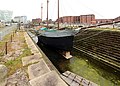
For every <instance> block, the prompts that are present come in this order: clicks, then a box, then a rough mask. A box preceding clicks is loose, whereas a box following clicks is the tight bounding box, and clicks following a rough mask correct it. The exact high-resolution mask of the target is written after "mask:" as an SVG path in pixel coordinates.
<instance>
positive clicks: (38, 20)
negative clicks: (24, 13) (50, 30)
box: [32, 18, 42, 25]
mask: <svg viewBox="0 0 120 86" xmlns="http://www.w3.org/2000/svg"><path fill="white" fill-rule="evenodd" d="M41 22H42V19H40V18H36V19H32V23H33V24H34V25H40V23H41Z"/></svg>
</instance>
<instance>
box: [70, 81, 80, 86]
mask: <svg viewBox="0 0 120 86" xmlns="http://www.w3.org/2000/svg"><path fill="white" fill-rule="evenodd" d="M70 86H80V85H79V83H77V82H75V81H73V82H72V83H71V84H70Z"/></svg>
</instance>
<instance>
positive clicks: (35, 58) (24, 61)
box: [22, 54, 41, 66]
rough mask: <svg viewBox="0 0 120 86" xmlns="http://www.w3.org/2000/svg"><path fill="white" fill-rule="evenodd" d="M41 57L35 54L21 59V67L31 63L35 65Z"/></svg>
mask: <svg viewBox="0 0 120 86" xmlns="http://www.w3.org/2000/svg"><path fill="white" fill-rule="evenodd" d="M40 58H41V56H40V55H39V54H35V55H31V56H27V57H24V58H22V64H23V66H25V65H28V64H31V63H35V62H38V61H40Z"/></svg>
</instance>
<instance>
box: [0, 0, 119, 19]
mask: <svg viewBox="0 0 120 86" xmlns="http://www.w3.org/2000/svg"><path fill="white" fill-rule="evenodd" d="M41 3H43V19H45V18H46V4H47V0H0V10H11V11H13V17H14V16H24V15H25V16H27V17H28V19H30V20H31V19H32V18H40V17H41ZM119 4H120V0H60V16H70V15H72V16H73V15H76V16H78V15H84V14H95V16H96V18H97V19H98V18H99V19H103V18H115V17H118V16H120V11H119V8H120V5H119ZM50 18H52V19H53V20H55V19H56V18H57V0H49V19H50Z"/></svg>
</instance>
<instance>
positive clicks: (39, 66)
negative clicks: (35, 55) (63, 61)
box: [28, 59, 50, 79]
mask: <svg viewBox="0 0 120 86" xmlns="http://www.w3.org/2000/svg"><path fill="white" fill-rule="evenodd" d="M48 72H50V69H49V67H48V66H47V64H46V63H45V61H44V60H43V59H41V60H40V61H39V63H36V64H33V65H30V66H28V74H29V78H30V79H33V78H36V77H39V76H41V75H43V74H45V73H48Z"/></svg>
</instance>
